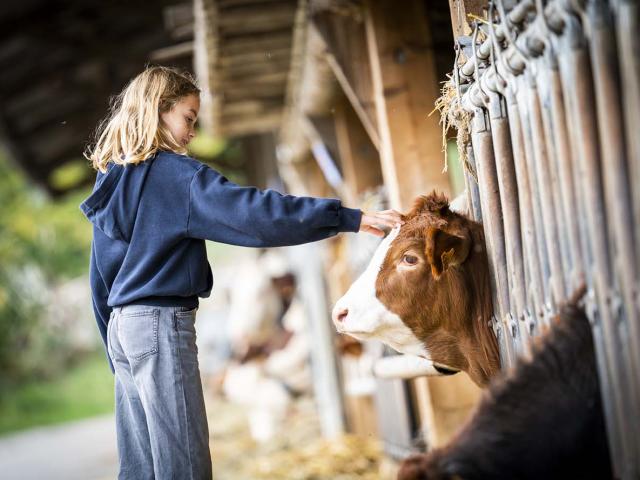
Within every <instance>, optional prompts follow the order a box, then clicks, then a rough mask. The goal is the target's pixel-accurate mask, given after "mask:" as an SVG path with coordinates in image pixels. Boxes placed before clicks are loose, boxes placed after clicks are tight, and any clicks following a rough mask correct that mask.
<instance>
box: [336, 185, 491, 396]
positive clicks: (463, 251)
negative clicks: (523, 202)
mask: <svg viewBox="0 0 640 480" xmlns="http://www.w3.org/2000/svg"><path fill="white" fill-rule="evenodd" d="M404 221H405V223H404V225H402V227H400V228H399V229H398V228H397V229H394V230H392V231H391V233H390V234H389V235H388V236H387V238H385V240H384V241H383V242H382V243H381V244H380V246H379V247H378V250H377V251H376V253H375V254H374V256H373V259H372V261H371V263H370V264H369V266H368V267H367V269H366V271H365V272H364V273H363V274H362V275H361V276H360V278H359V279H358V280H357V281H356V282H355V283H354V284H353V285H352V286H351V288H350V289H349V291H348V292H347V293H346V294H345V295H344V296H343V297H342V298H341V299H340V300H339V301H338V302H337V303H336V306H335V308H334V310H333V320H334V323H335V325H336V328H337V330H338V331H339V332H341V333H347V334H349V335H352V336H354V337H356V338H358V339H360V340H368V339H375V340H381V341H383V342H385V343H387V344H388V345H390V346H391V347H392V348H395V349H396V350H398V351H400V352H403V353H407V354H414V355H420V356H423V357H425V358H428V359H430V360H432V361H434V362H436V363H440V364H444V365H447V366H449V367H451V368H453V369H457V370H464V371H466V372H467V373H468V374H469V375H470V377H471V379H472V380H473V381H474V382H475V383H477V384H478V385H481V386H483V385H486V384H487V383H488V381H489V378H490V377H491V376H492V375H493V374H494V373H496V372H497V371H498V369H499V355H498V347H497V342H496V338H495V336H494V334H493V332H492V331H491V328H490V325H489V322H490V319H491V314H492V305H491V290H490V279H489V269H488V264H487V255H486V249H485V244H484V236H483V231H482V226H481V225H480V224H478V223H476V222H474V221H472V220H470V219H468V218H466V217H464V216H463V215H460V214H458V213H455V212H453V211H451V210H450V209H449V205H448V202H447V200H446V198H445V197H443V196H440V195H437V194H435V193H433V194H431V195H429V196H422V197H420V198H418V199H417V200H416V203H415V205H414V207H413V208H412V210H411V211H410V212H409V213H408V214H407V215H405V216H404Z"/></svg>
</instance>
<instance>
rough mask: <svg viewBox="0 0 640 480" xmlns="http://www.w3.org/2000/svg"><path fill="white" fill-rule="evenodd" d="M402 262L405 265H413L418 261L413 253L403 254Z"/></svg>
mask: <svg viewBox="0 0 640 480" xmlns="http://www.w3.org/2000/svg"><path fill="white" fill-rule="evenodd" d="M402 262H403V263H406V264H407V265H415V264H416V263H418V257H416V256H415V255H404V256H403V257H402Z"/></svg>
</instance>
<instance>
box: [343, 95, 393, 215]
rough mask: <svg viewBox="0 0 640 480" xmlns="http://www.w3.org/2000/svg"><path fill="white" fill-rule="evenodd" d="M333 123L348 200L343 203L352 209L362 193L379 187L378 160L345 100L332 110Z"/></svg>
mask: <svg viewBox="0 0 640 480" xmlns="http://www.w3.org/2000/svg"><path fill="white" fill-rule="evenodd" d="M334 120H335V131H336V140H337V143H338V151H339V153H340V163H341V166H342V175H343V177H344V181H345V184H346V185H347V189H348V191H349V196H350V197H351V198H348V199H347V200H348V201H349V203H350V204H352V205H356V199H357V198H358V196H360V195H361V194H362V193H363V192H364V191H365V190H367V189H370V188H374V187H376V186H378V185H381V184H382V170H381V169H380V157H379V155H378V152H377V151H376V148H375V147H374V146H373V144H372V142H371V140H370V138H369V135H368V134H367V132H366V131H365V129H364V128H363V125H362V123H361V122H360V118H359V117H358V115H357V114H356V112H355V111H354V109H353V108H351V104H350V103H349V102H348V101H347V100H346V99H344V100H343V101H342V102H340V103H339V104H338V105H337V106H336V111H335V114H334Z"/></svg>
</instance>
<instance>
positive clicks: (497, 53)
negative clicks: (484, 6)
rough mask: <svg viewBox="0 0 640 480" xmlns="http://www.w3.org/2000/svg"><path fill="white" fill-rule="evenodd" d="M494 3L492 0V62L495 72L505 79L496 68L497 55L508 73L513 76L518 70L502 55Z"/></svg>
mask: <svg viewBox="0 0 640 480" xmlns="http://www.w3.org/2000/svg"><path fill="white" fill-rule="evenodd" d="M494 7H495V5H494V3H493V0H491V1H490V2H489V13H488V16H489V38H490V39H491V52H490V53H491V63H492V65H493V68H494V70H495V73H496V75H497V76H499V77H500V78H501V79H502V80H503V81H505V79H504V78H503V77H502V75H500V73H499V72H498V69H497V68H496V63H495V58H494V56H495V57H497V58H498V62H500V65H502V68H504V70H505V71H506V72H508V73H510V74H511V75H513V76H516V75H517V72H516V71H515V70H514V69H513V68H511V66H510V65H509V64H508V63H507V62H506V60H505V59H504V57H503V56H502V51H501V50H500V44H499V43H498V38H497V37H496V31H495V25H494V23H493V16H494V13H495V11H494Z"/></svg>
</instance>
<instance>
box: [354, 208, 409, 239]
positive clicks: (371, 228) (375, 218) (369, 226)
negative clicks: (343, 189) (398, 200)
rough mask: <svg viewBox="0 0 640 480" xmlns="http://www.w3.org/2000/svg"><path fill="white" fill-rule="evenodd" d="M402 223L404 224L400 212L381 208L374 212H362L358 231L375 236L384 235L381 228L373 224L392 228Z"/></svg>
mask: <svg viewBox="0 0 640 480" xmlns="http://www.w3.org/2000/svg"><path fill="white" fill-rule="evenodd" d="M402 224H404V220H403V219H402V214H401V213H399V212H396V211H395V210H382V211H381V212H374V213H365V212H362V220H361V221H360V231H361V232H367V233H370V234H372V235H375V236H376V237H384V232H383V231H382V229H380V228H378V227H376V226H375V225H377V226H385V227H390V228H393V227H395V226H398V225H402Z"/></svg>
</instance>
